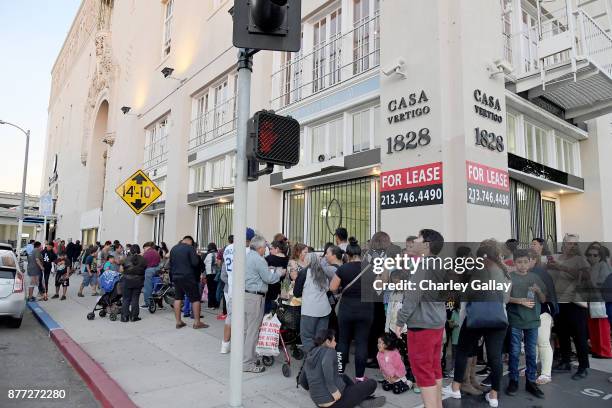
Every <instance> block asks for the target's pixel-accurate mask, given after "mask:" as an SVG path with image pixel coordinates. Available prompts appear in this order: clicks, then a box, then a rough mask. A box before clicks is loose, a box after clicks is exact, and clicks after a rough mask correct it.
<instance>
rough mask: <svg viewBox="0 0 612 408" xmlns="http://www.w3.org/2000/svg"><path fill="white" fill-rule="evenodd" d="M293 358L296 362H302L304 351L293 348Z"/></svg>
mask: <svg viewBox="0 0 612 408" xmlns="http://www.w3.org/2000/svg"><path fill="white" fill-rule="evenodd" d="M291 356H292V357H293V358H295V359H296V360H301V359H303V358H304V351H303V350H302V349H301V348H298V347H293V350H292V351H291Z"/></svg>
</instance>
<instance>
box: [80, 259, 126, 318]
mask: <svg viewBox="0 0 612 408" xmlns="http://www.w3.org/2000/svg"><path fill="white" fill-rule="evenodd" d="M120 283H121V274H119V272H116V271H111V270H108V271H104V273H102V275H100V288H101V289H102V290H103V291H104V294H103V295H102V296H100V297H99V298H98V301H97V302H96V304H95V305H94V308H93V310H92V311H91V312H89V313H87V320H93V319H94V318H95V317H96V312H97V311H100V312H99V313H98V315H99V316H100V317H104V316H106V314H107V313H110V314H109V319H110V320H112V321H115V320H117V315H118V314H119V309H120V308H121V285H120Z"/></svg>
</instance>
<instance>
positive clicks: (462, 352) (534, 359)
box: [26, 228, 612, 408]
mask: <svg viewBox="0 0 612 408" xmlns="http://www.w3.org/2000/svg"><path fill="white" fill-rule="evenodd" d="M334 239H335V242H329V243H327V244H325V246H324V248H323V253H319V252H316V251H315V250H314V249H313V248H311V247H308V246H307V245H305V244H303V243H299V242H298V243H295V242H294V243H291V242H289V240H288V239H287V238H286V237H285V236H284V235H283V234H280V233H279V234H276V235H275V236H274V237H273V239H272V240H271V241H267V240H266V239H265V238H264V237H262V236H260V235H257V234H256V233H255V231H254V230H253V229H251V228H247V231H246V235H245V241H244V248H245V251H246V268H245V271H244V272H245V273H244V275H245V294H244V296H245V333H244V336H245V337H244V340H245V343H244V355H243V370H244V371H245V372H250V373H261V372H263V371H265V366H264V364H262V361H261V359H260V356H258V355H257V353H256V346H257V341H258V336H259V330H260V326H261V324H262V321H263V319H264V315H265V314H267V313H270V312H274V310H275V307H276V306H277V305H278V304H279V303H282V304H284V305H287V306H289V307H294V308H299V311H300V321H299V323H300V324H299V336H300V340H301V348H302V350H303V351H304V353H305V354H306V358H305V361H304V364H303V367H302V369H301V370H300V374H299V376H298V381H299V383H300V384H301V385H302V387H303V388H304V389H306V390H307V391H308V393H309V395H310V397H311V399H312V401H313V403H314V404H315V405H317V406H320V407H331V406H333V407H337V408H341V407H354V406H362V407H364V406H371V407H376V406H383V405H384V404H385V398H384V397H383V396H374V393H375V391H376V390H377V387H378V384H377V382H376V381H375V380H374V379H369V378H367V377H366V375H365V373H366V369H367V368H369V369H376V370H379V373H380V376H379V378H380V383H381V388H382V389H383V390H384V391H386V392H393V393H394V394H402V393H405V392H407V391H409V390H413V391H414V392H415V393H418V394H420V396H421V398H422V400H423V403H424V406H425V407H427V408H430V407H436V408H440V407H442V397H443V395H445V396H448V397H451V398H461V397H462V395H465V394H470V395H483V396H484V399H485V400H486V401H487V402H488V404H489V405H490V406H491V407H497V406H498V404H499V398H500V394H501V392H502V391H503V392H504V393H505V394H507V395H508V396H513V395H516V394H517V393H518V392H519V378H520V377H521V376H523V375H524V377H525V386H524V388H525V391H526V392H528V393H530V394H531V395H533V396H535V397H537V398H545V393H544V392H543V391H542V386H545V385H546V384H548V383H550V382H552V381H554V378H553V373H555V374H563V373H565V374H571V378H572V379H573V380H576V381H579V380H582V379H584V378H586V377H587V376H588V369H589V353H590V354H591V355H592V357H594V358H612V349H611V340H610V323H611V322H612V265H611V260H610V251H609V250H608V249H607V248H606V246H604V245H603V244H600V243H597V242H594V243H591V244H590V245H588V246H587V247H586V251H584V252H583V251H581V246H580V245H579V242H578V237H577V236H576V235H571V234H568V235H566V237H565V238H564V240H563V243H562V245H561V248H560V253H559V254H556V253H552V252H550V251H549V250H548V248H547V247H546V242H545V241H544V240H543V239H541V238H534V239H533V241H532V242H531V244H530V245H529V246H528V247H524V245H519V243H518V242H517V241H516V240H508V241H507V242H506V243H499V242H497V241H494V240H486V241H483V242H482V243H480V244H478V245H476V246H475V247H474V248H471V247H469V246H467V245H464V246H459V247H457V248H456V251H454V254H453V256H454V257H456V258H464V259H469V258H472V259H473V258H478V259H482V260H483V266H484V267H483V268H480V269H479V268H471V269H468V270H465V271H464V272H462V273H458V272H457V271H454V270H450V271H449V270H445V269H442V268H428V267H421V266H419V267H416V268H415V269H414V270H410V268H407V269H406V268H399V267H396V266H395V267H393V268H387V267H386V268H385V270H384V271H383V273H373V272H372V270H371V268H372V265H373V264H374V263H375V262H374V260H375V259H376V258H394V257H396V256H397V255H401V256H404V255H405V256H407V257H408V258H409V259H410V260H412V261H415V260H417V259H419V258H423V259H425V258H436V257H440V256H441V252H442V249H443V247H444V245H445V242H444V238H443V237H442V235H441V234H440V233H439V232H437V231H434V230H431V229H423V230H421V231H419V232H418V234H416V235H413V236H409V237H408V238H407V239H406V241H405V245H403V247H402V246H399V245H396V244H394V243H392V242H391V239H390V237H389V235H388V234H386V233H385V232H377V233H375V234H374V235H373V236H372V237H371V239H370V240H369V241H368V242H367V243H366V245H365V246H364V247H362V246H361V245H360V243H359V242H358V241H357V240H356V239H355V238H353V237H349V234H348V232H347V230H346V229H345V228H338V229H337V230H336V231H335V234H334ZM236 246H238V249H236ZM241 246H242V242H241V240H240V241H236V242H234V236H230V237H228V242H225V243H212V242H211V243H209V244H208V245H207V247H206V248H205V250H202V251H198V249H197V245H196V244H195V242H194V240H193V238H192V237H190V236H185V237H184V238H183V239H182V240H181V241H180V242H179V243H177V244H176V245H175V246H173V247H172V248H171V250H169V249H168V247H167V246H166V244H162V245H161V246H156V245H155V244H154V243H153V242H146V243H144V244H143V251H142V253H141V250H140V246H139V245H137V244H132V245H129V244H128V245H126V246H125V248H124V247H123V245H122V244H121V243H120V242H119V241H114V242H111V241H106V242H105V243H103V244H100V243H97V244H96V245H91V246H88V247H87V248H83V247H82V245H81V244H80V243H79V241H76V242H75V243H73V242H72V241H71V240H69V241H68V244H67V245H66V244H65V243H64V241H57V242H56V241H54V242H49V243H48V244H46V245H45V247H44V248H43V249H41V244H40V243H39V242H31V243H30V244H29V245H28V247H27V248H26V251H27V253H28V275H30V277H31V278H32V285H31V286H30V287H29V297H30V299H34V297H33V290H34V287H35V286H38V287H39V298H38V300H42V301H46V300H47V299H48V296H47V286H48V281H49V276H50V272H51V270H52V269H55V271H56V272H55V286H56V289H55V295H54V296H53V297H52V298H60V289H62V293H61V298H60V299H61V300H64V299H66V288H67V287H68V285H69V278H70V277H71V276H72V275H74V274H80V275H82V282H81V284H80V288H79V291H78V296H85V294H84V290H85V289H86V288H87V287H89V288H90V289H91V294H92V295H94V296H95V295H98V293H99V288H98V278H99V276H100V274H101V273H103V272H104V271H106V270H114V271H117V272H121V273H122V276H123V279H122V280H121V285H122V310H121V320H122V321H124V322H128V321H132V322H135V321H138V320H140V317H139V309H142V308H148V307H149V305H150V302H152V301H153V300H152V297H151V295H152V292H153V284H152V281H153V278H154V277H155V276H156V275H159V274H161V273H162V271H168V273H169V279H170V281H171V282H172V285H173V287H174V298H175V300H174V304H173V308H174V314H175V319H176V322H175V324H176V328H177V329H181V328H183V327H185V326H186V325H187V324H186V323H185V321H184V320H183V318H184V317H188V316H189V317H192V318H193V325H192V327H193V328H194V329H204V328H207V327H208V325H207V324H206V323H204V322H203V321H202V316H201V308H202V303H203V302H205V303H206V304H207V307H208V308H210V309H213V310H219V315H218V319H222V320H225V325H224V333H223V339H222V342H221V353H222V354H226V353H230V352H231V350H230V344H231V343H230V340H231V335H232V333H231V318H232V278H233V261H234V253H235V251H236V250H242V249H240V247H241ZM473 251H474V252H473ZM416 264H417V263H414V265H416ZM421 265H422V264H421ZM425 280H427V281H432V282H437V283H441V282H449V281H457V282H465V283H468V284H469V283H471V282H475V281H481V282H490V281H493V282H496V283H500V284H502V285H503V284H507V285H508V286H505V287H507V288H509V289H508V290H504V289H500V288H498V287H497V286H493V287H492V288H491V289H489V290H486V291H477V290H475V289H474V286H473V285H467V287H468V290H467V291H464V292H457V291H435V292H432V291H426V290H422V289H421V287H420V286H419V285H416V288H415V289H413V290H409V291H406V290H404V289H401V290H400V289H398V290H375V289H374V288H375V287H378V286H376V285H374V282H375V281H384V282H385V283H399V282H401V281H413V282H421V281H425ZM396 286H397V287H400V285H396ZM389 287H392V286H389ZM502 287H503V286H502ZM143 291H144V302H143V304H142V305H139V302H140V300H139V299H140V294H141V292H143ZM571 341H573V343H574V349H573V350H572V346H571ZM352 346H354V350H355V352H354V357H353V359H354V362H353V365H354V367H353V368H352V370H353V372H354V376H353V377H352V378H351V377H349V376H348V372H347V371H346V370H347V367H348V366H349V364H350V361H349V355H350V353H349V350H350V348H351V347H352ZM523 350H524V355H525V368H524V370H520V369H519V361H520V357H521V354H522V353H523ZM574 354H575V356H576V359H577V362H578V367H577V369H576V370H575V371H573V369H572V365H571V359H572V357H573V355H574ZM504 364H507V365H508V369H509V376H508V383H507V384H505V386H504V388H503V389H502V376H503V365H504ZM444 377H447V378H452V382H451V383H450V384H449V385H448V386H446V387H443V386H442V380H443V378H444ZM610 381H612V378H610Z"/></svg>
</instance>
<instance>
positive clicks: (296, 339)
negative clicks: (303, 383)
mask: <svg viewBox="0 0 612 408" xmlns="http://www.w3.org/2000/svg"><path fill="white" fill-rule="evenodd" d="M282 302H283V301H282V299H280V298H279V299H278V300H277V301H276V302H275V303H274V306H273V308H272V313H276V316H277V317H278V320H279V321H280V322H281V327H280V333H279V337H280V338H279V348H280V349H281V351H282V353H283V354H284V356H285V363H284V364H283V366H282V371H283V375H284V376H285V377H290V376H291V357H290V355H289V352H288V350H287V346H290V347H291V356H292V357H293V358H294V359H296V360H301V359H303V358H304V351H302V349H301V348H299V347H298V343H300V317H301V314H302V313H301V312H302V308H301V307H300V306H290V305H285V304H283V303H282ZM261 361H262V363H263V365H264V366H266V367H270V366H271V365H273V364H274V357H273V356H262V358H261Z"/></svg>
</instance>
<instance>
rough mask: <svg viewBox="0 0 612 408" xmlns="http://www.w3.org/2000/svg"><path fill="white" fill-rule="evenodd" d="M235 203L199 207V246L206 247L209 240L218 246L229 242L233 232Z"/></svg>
mask: <svg viewBox="0 0 612 408" xmlns="http://www.w3.org/2000/svg"><path fill="white" fill-rule="evenodd" d="M233 213H234V204H233V203H218V204H211V205H204V206H200V207H198V234H197V236H198V238H197V241H198V247H199V248H206V247H207V246H208V243H209V242H214V243H215V244H217V246H218V247H222V246H224V245H226V244H227V237H228V236H229V235H230V234H231V233H232V232H231V229H232V215H233Z"/></svg>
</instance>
